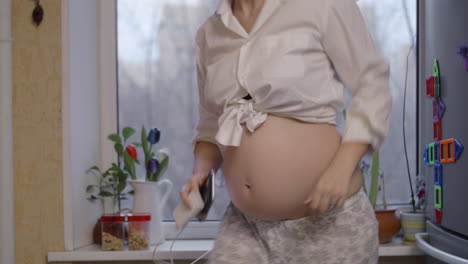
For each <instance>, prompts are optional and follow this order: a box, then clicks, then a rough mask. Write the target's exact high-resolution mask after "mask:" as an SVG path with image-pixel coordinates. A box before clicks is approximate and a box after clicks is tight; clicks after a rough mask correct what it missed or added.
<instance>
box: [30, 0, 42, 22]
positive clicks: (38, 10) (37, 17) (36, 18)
mask: <svg viewBox="0 0 468 264" xmlns="http://www.w3.org/2000/svg"><path fill="white" fill-rule="evenodd" d="M34 1H35V2H36V7H35V8H34V10H33V12H32V20H33V23H34V24H35V25H36V27H38V26H39V25H40V24H41V22H42V20H43V19H44V9H43V8H42V6H41V2H40V0H34Z"/></svg>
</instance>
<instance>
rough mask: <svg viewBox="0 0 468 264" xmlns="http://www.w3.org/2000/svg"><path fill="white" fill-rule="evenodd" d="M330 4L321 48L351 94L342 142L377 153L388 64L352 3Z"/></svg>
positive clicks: (385, 123)
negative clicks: (357, 143) (366, 146)
mask: <svg viewBox="0 0 468 264" xmlns="http://www.w3.org/2000/svg"><path fill="white" fill-rule="evenodd" d="M331 1H332V3H331V5H330V9H329V12H328V14H327V17H326V19H325V21H324V25H325V26H324V31H323V38H322V45H323V48H324V50H325V53H326V54H327V56H328V57H329V59H330V60H331V62H332V64H333V67H334V69H335V71H336V73H337V74H338V77H339V79H340V80H341V81H342V82H343V84H344V85H345V86H346V87H347V88H348V89H349V90H350V92H351V94H352V102H351V106H350V107H349V109H348V110H347V112H346V124H345V128H344V131H343V142H360V143H369V144H370V145H371V147H372V150H377V149H378V148H379V147H380V145H381V144H382V142H383V139H384V138H385V136H386V135H387V132H388V127H389V115H390V110H391V104H392V98H391V94H390V89H389V81H388V79H389V64H388V62H387V61H386V60H385V59H384V58H383V56H382V55H381V54H380V53H379V52H378V51H377V49H376V47H375V45H374V42H373V40H372V38H371V36H370V34H369V32H368V30H367V26H366V24H365V22H364V19H363V17H362V15H361V13H360V10H359V7H358V6H357V4H356V1H355V0H331Z"/></svg>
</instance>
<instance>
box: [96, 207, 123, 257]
mask: <svg viewBox="0 0 468 264" xmlns="http://www.w3.org/2000/svg"><path fill="white" fill-rule="evenodd" d="M101 230H102V249H103V250H123V249H124V244H125V216H123V215H103V216H101Z"/></svg>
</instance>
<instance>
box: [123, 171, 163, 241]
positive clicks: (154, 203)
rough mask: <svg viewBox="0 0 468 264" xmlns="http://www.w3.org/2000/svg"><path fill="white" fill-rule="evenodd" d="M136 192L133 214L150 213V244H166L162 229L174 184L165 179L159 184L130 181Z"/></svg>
mask: <svg viewBox="0 0 468 264" xmlns="http://www.w3.org/2000/svg"><path fill="white" fill-rule="evenodd" d="M128 182H129V183H130V184H131V185H132V186H133V189H134V190H135V194H134V196H133V213H150V214H151V222H150V236H149V237H150V241H149V242H150V244H153V245H154V244H161V243H164V241H165V237H164V232H163V228H162V220H163V219H162V213H163V209H164V206H165V205H166V202H167V199H168V198H169V194H170V193H171V191H172V182H171V181H170V180H168V179H163V180H160V181H157V182H147V181H134V180H131V181H128Z"/></svg>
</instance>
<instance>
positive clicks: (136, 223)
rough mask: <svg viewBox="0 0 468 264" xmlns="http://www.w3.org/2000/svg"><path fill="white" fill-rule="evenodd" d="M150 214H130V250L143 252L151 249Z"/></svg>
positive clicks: (128, 219) (128, 220) (128, 218)
mask: <svg viewBox="0 0 468 264" xmlns="http://www.w3.org/2000/svg"><path fill="white" fill-rule="evenodd" d="M150 220H151V215H149V214H129V215H128V216H127V222H128V249H129V250H142V249H148V247H149V235H150V234H149V224H150Z"/></svg>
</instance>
